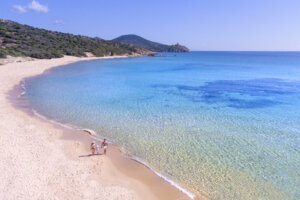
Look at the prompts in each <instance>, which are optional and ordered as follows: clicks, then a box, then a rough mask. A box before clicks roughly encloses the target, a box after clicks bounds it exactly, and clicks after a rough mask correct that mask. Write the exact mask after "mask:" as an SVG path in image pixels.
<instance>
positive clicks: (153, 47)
mask: <svg viewBox="0 0 300 200" xmlns="http://www.w3.org/2000/svg"><path fill="white" fill-rule="evenodd" d="M112 41H114V42H121V43H123V44H131V45H134V46H135V47H139V48H144V49H147V50H149V51H154V52H188V51H189V49H188V48H187V47H185V46H182V45H179V44H175V45H166V44H160V43H157V42H152V41H150V40H147V39H145V38H142V37H140V36H138V35H122V36H120V37H118V38H115V39H113V40H112Z"/></svg>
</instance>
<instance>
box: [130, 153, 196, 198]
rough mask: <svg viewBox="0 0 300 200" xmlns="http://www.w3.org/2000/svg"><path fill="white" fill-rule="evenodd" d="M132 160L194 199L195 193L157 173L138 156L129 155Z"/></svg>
mask: <svg viewBox="0 0 300 200" xmlns="http://www.w3.org/2000/svg"><path fill="white" fill-rule="evenodd" d="M130 158H131V159H132V160H134V161H136V162H139V163H141V164H142V165H144V166H145V167H147V168H148V169H150V170H151V171H153V172H154V173H155V174H156V175H157V176H159V177H160V178H162V179H163V180H165V181H167V182H168V183H169V184H171V185H172V186H173V187H175V188H177V189H178V190H179V191H181V192H182V193H184V194H185V195H187V196H188V197H189V198H190V199H191V200H194V198H195V195H194V194H193V193H191V192H189V191H187V190H186V189H184V188H183V187H181V186H180V185H179V184H177V183H176V182H174V181H172V180H171V179H169V178H168V177H166V176H164V175H162V174H160V173H158V172H157V171H155V170H154V169H153V168H152V167H150V166H149V165H148V164H147V163H146V162H144V161H142V160H141V159H139V158H138V157H133V156H131V157H130Z"/></svg>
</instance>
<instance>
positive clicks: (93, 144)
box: [91, 141, 96, 155]
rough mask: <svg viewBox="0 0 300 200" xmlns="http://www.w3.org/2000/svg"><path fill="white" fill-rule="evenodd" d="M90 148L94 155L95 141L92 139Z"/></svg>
mask: <svg viewBox="0 0 300 200" xmlns="http://www.w3.org/2000/svg"><path fill="white" fill-rule="evenodd" d="M91 150H92V154H93V155H94V154H95V151H96V143H95V142H94V141H93V142H92V143H91Z"/></svg>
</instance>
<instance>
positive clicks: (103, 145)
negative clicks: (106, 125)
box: [101, 139, 108, 155]
mask: <svg viewBox="0 0 300 200" xmlns="http://www.w3.org/2000/svg"><path fill="white" fill-rule="evenodd" d="M107 146H108V143H107V141H106V139H104V140H103V142H102V144H101V148H102V147H103V149H104V155H106V149H107Z"/></svg>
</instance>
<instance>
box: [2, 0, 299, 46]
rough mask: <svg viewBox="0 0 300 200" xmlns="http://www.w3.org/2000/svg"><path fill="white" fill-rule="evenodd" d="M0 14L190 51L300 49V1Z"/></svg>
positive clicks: (161, 2) (191, 0) (7, 0)
mask: <svg viewBox="0 0 300 200" xmlns="http://www.w3.org/2000/svg"><path fill="white" fill-rule="evenodd" d="M0 18H4V19H10V20H14V21H17V22H20V23H24V24H28V25H32V26H35V27H41V28H46V29H50V30H57V31H62V32H69V33H74V34H82V35H88V36H98V37H101V38H103V39H112V38H115V37H117V36H119V35H122V34H129V33H134V34H138V35H140V36H143V37H145V38H147V39H150V40H153V41H157V42H162V43H167V44H173V43H176V42H179V43H181V44H184V45H186V46H188V47H189V48H191V49H192V50H273V51H280V50H282V51H288V50H290V51H293V50H294V51H295V50H298V51H299V50H300V0H144V1H143V0H85V1H83V0H78V1H77V0H1V7H0Z"/></svg>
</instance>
